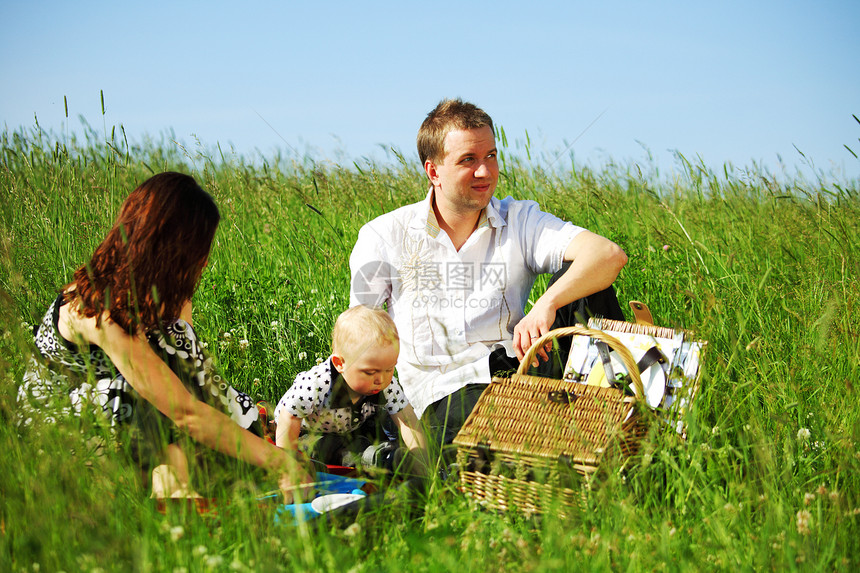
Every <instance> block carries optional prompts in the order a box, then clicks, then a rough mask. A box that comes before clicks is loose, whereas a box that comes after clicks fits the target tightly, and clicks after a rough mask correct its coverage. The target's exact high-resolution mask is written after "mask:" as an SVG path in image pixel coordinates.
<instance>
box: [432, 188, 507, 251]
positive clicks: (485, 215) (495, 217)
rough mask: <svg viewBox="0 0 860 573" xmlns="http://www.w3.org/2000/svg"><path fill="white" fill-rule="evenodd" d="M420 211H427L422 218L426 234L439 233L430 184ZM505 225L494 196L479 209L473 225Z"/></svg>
mask: <svg viewBox="0 0 860 573" xmlns="http://www.w3.org/2000/svg"><path fill="white" fill-rule="evenodd" d="M421 205H422V209H421V211H422V212H426V213H427V217H426V218H425V219H424V230H425V231H426V232H427V234H428V235H430V236H431V237H433V238H434V239H435V238H436V236H437V235H438V234H439V231H440V228H439V222H438V220H437V219H436V212H435V211H434V210H433V186H432V185H431V186H430V190H429V191H427V197H426V198H425V199H424V201H423V202H422V203H421ZM420 221H421V219H417V220H416V223H417V225H418V226H420ZM505 225H506V223H505V219H504V218H503V217H502V215H501V213H499V200H498V199H496V197H495V196H494V197H492V198H491V199H490V202H489V204H488V205H487V207H486V209H484V210H483V211H481V217H480V219H478V226H477V227H475V230H478V229H482V228H484V227H491V228H494V229H495V228H499V227H504V226H505Z"/></svg>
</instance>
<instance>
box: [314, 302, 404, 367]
mask: <svg viewBox="0 0 860 573" xmlns="http://www.w3.org/2000/svg"><path fill="white" fill-rule="evenodd" d="M399 342H400V337H399V336H398V334H397V326H396V325H395V324H394V321H393V320H392V319H391V316H390V315H389V314H388V313H387V312H385V311H384V310H382V309H381V308H371V307H369V306H364V305H358V306H354V307H352V308H350V309H348V310H345V311H343V312H342V313H341V314H340V316H338V317H337V320H336V321H335V323H334V328H333V329H332V332H331V347H332V352H333V353H334V354H336V355H338V356H342V357H345V358H346V357H349V358H351V359H352V358H356V357H358V356H360V355H361V354H362V353H363V352H365V351H366V350H367V349H368V348H371V347H372V346H385V345H387V344H395V343H399Z"/></svg>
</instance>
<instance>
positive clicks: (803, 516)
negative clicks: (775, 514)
mask: <svg viewBox="0 0 860 573" xmlns="http://www.w3.org/2000/svg"><path fill="white" fill-rule="evenodd" d="M811 519H812V514H811V513H809V512H808V511H806V510H805V509H802V510H800V511H798V512H797V532H798V533H799V534H801V535H809V521H810V520H811Z"/></svg>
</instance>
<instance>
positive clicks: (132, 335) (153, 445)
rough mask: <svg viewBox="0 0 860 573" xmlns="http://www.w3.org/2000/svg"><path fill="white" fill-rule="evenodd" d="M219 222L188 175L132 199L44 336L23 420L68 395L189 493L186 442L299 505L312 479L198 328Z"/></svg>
mask: <svg viewBox="0 0 860 573" xmlns="http://www.w3.org/2000/svg"><path fill="white" fill-rule="evenodd" d="M219 220H220V214H219V212H218V208H217V207H216V205H215V202H214V201H213V199H212V197H211V196H210V195H209V194H208V193H206V192H205V191H203V190H202V189H201V188H200V187H199V186H198V185H197V183H196V182H195V181H194V179H193V178H192V177H189V176H187V175H183V174H180V173H161V174H159V175H156V176H154V177H152V178H150V179H149V180H147V181H145V182H144V183H143V184H142V185H140V186H139V187H138V188H137V189H135V190H134V191H133V192H132V193H131V195H129V196H128V198H127V199H126V200H125V203H124V204H123V206H122V209H121V211H120V214H119V217H118V218H117V220H116V222H115V223H114V225H113V228H112V229H111V230H110V232H109V233H108V235H107V237H106V238H105V239H104V241H102V243H101V244H100V245H99V246H98V248H96V250H95V253H94V254H93V256H92V258H91V259H90V261H89V262H88V263H86V264H84V265H82V266H81V267H80V268H78V269H77V271H75V275H74V281H73V282H71V283H70V284H68V285H66V286H65V287H64V288H63V290H62V292H61V293H60V295H59V296H58V297H57V299H56V300H55V301H54V303H53V304H52V305H51V306H50V308H49V309H48V312H47V314H46V315H45V318H44V319H43V321H42V322H41V324H40V325H39V326H38V327H37V328H38V329H37V331H36V346H37V348H38V350H39V354H40V355H41V360H34V364H33V366H32V367H31V368H30V369H29V370H28V372H27V373H26V374H25V376H24V383H23V384H22V386H21V388H20V389H19V402H20V403H21V406H22V409H23V410H24V413H25V418H26V417H27V416H29V418H27V419H25V420H24V422H25V423H31V422H32V419H33V418H34V417H36V416H42V417H43V418H44V417H45V415H49V413H48V411H47V405H48V402H49V400H50V399H51V398H53V397H56V396H57V395H58V394H59V393H60V392H68V395H69V398H70V399H71V404H69V403H68V402H66V406H65V409H64V410H65V412H66V413H68V412H70V411H71V410H72V409H74V411H75V412H76V413H78V414H81V413H83V411H85V410H86V411H87V412H89V411H91V410H96V411H100V412H102V413H103V414H106V415H107V419H108V420H109V421H110V424H111V426H112V428H113V429H114V430H115V432H114V433H115V435H116V436H117V438H118V441H119V442H120V443H121V444H123V445H127V446H129V447H130V450H131V453H132V456H133V457H134V458H135V459H136V460H137V461H138V462H139V463H141V464H142V465H143V466H144V467H148V466H149V465H150V464H155V463H165V464H168V466H169V467H170V468H171V469H172V472H174V474H175V476H176V479H177V480H178V481H179V486H180V487H182V488H186V489H187V486H188V479H189V475H188V465H187V461H186V456H185V453H184V451H183V449H182V448H181V447H180V446H179V442H180V436H181V434H183V433H184V434H186V435H188V436H190V437H191V438H193V439H194V440H196V441H197V442H199V443H201V444H203V445H205V446H207V447H209V448H212V449H213V450H216V451H218V452H221V453H223V454H227V455H229V456H232V457H234V458H236V459H238V460H241V461H244V462H247V463H250V464H253V465H255V466H258V467H261V468H265V469H268V470H270V471H275V472H277V474H278V475H279V477H280V481H279V484H280V487H281V489H282V490H283V491H284V494H285V497H289V496H288V492H290V491H291V490H293V489H294V488H293V484H295V483H297V482H299V481H309V477H308V474H307V473H306V471H305V470H304V469H303V468H302V467H301V466H300V465H299V464H297V462H296V460H295V459H294V458H293V457H291V455H290V454H289V453H288V452H286V451H284V450H281V449H280V448H277V447H276V446H274V445H273V444H271V443H270V442H268V441H266V440H265V439H263V438H262V437H260V435H255V433H254V431H256V432H257V434H262V432H261V428H260V423H259V421H258V412H257V409H256V406H255V405H254V403H253V401H252V400H251V399H250V398H249V397H248V396H247V395H245V394H242V393H240V392H237V391H236V390H235V389H233V388H232V387H230V386H229V385H227V384H226V383H225V382H224V380H223V379H221V377H220V376H219V375H218V374H217V373H216V372H215V371H214V370H213V368H212V362H211V359H209V358H208V357H207V356H206V354H205V353H204V352H203V350H202V348H201V347H200V343H199V342H198V340H197V337H196V335H195V334H194V330H193V329H192V326H191V296H192V294H193V293H194V291H195V289H196V287H197V284H198V282H199V280H200V276H201V274H202V272H203V269H204V267H205V266H206V263H207V260H208V256H209V251H210V249H211V246H212V240H213V237H214V235H215V230H216V228H217V226H218V222H219ZM177 430H179V431H177ZM248 430H252V431H248ZM165 444H166V445H165Z"/></svg>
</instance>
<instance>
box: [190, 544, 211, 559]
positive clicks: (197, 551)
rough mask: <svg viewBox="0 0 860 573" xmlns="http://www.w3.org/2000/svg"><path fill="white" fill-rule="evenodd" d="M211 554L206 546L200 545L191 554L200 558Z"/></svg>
mask: <svg viewBox="0 0 860 573" xmlns="http://www.w3.org/2000/svg"><path fill="white" fill-rule="evenodd" d="M208 552H209V549H208V548H207V547H206V546H205V545H198V546H197V547H195V548H194V549H192V550H191V554H192V555H194V556H195V557H200V556H201V555H206V554H207V553H208Z"/></svg>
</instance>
